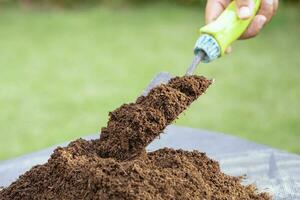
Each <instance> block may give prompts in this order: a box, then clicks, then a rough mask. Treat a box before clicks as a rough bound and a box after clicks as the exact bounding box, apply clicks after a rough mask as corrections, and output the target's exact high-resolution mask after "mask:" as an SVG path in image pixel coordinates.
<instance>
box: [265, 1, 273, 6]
mask: <svg viewBox="0 0 300 200" xmlns="http://www.w3.org/2000/svg"><path fill="white" fill-rule="evenodd" d="M266 3H267V4H268V5H269V6H273V3H274V1H273V0H266Z"/></svg>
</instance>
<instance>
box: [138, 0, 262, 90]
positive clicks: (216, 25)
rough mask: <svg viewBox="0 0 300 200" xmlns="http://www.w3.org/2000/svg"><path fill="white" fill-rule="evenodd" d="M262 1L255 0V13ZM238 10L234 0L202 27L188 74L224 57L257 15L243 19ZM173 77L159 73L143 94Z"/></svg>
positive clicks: (165, 73)
mask: <svg viewBox="0 0 300 200" xmlns="http://www.w3.org/2000/svg"><path fill="white" fill-rule="evenodd" d="M260 1H261V0H254V2H255V8H254V10H255V13H257V11H258V9H259V6H260ZM236 10H237V7H236V3H235V2H234V1H232V2H231V3H230V4H229V5H228V7H227V8H226V9H225V10H224V12H223V13H222V14H221V15H220V16H219V17H218V18H217V19H216V20H215V21H214V22H212V23H210V24H207V25H206V26H204V27H202V28H201V29H200V37H199V38H198V40H197V42H196V44H195V47H194V54H195V57H194V59H193V62H192V64H191V65H190V66H189V68H188V69H187V71H186V74H185V75H186V76H190V75H193V73H194V71H195V69H196V67H197V66H198V64H199V63H200V62H203V63H209V62H211V61H213V60H215V59H217V58H219V57H222V56H223V55H224V54H225V50H226V49H227V47H229V46H230V45H231V44H232V43H233V42H234V41H235V40H237V39H238V38H239V37H240V36H241V35H242V34H243V33H244V32H245V30H246V29H247V28H248V26H249V24H250V23H251V21H252V19H253V18H254V16H255V15H254V14H253V16H252V17H250V18H249V19H246V20H243V19H240V18H239V17H238V15H237V13H236ZM171 78H173V77H172V76H171V75H170V74H169V73H167V72H161V73H159V74H157V75H156V76H155V77H154V78H153V80H152V81H151V83H150V84H149V85H148V87H147V88H146V89H145V91H144V92H143V95H144V96H146V95H147V94H148V92H149V91H150V90H151V89H152V88H154V87H156V86H158V85H160V84H165V83H167V82H168V81H169V80H170V79H171Z"/></svg>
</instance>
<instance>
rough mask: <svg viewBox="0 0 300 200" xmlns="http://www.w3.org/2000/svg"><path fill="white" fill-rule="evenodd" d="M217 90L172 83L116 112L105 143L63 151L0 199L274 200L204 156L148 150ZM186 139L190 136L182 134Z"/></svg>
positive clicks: (191, 81) (204, 84)
mask: <svg viewBox="0 0 300 200" xmlns="http://www.w3.org/2000/svg"><path fill="white" fill-rule="evenodd" d="M210 84H211V81H210V80H207V79H206V78H204V77H202V76H189V77H181V78H178V77H177V78H174V79H172V80H171V81H170V82H169V83H168V84H165V85H160V86H158V87H156V88H154V89H153V90H151V92H150V93H149V94H148V95H147V96H146V97H143V96H142V97H139V98H138V99H137V101H136V102H135V103H131V104H125V105H122V106H121V107H120V108H118V109H116V110H115V111H114V112H111V113H110V119H109V122H108V124H107V127H105V128H103V129H102V132H101V135H100V139H97V140H92V141H86V140H83V139H79V140H76V141H74V142H71V143H70V144H69V145H68V146H67V147H64V148H61V147H59V148H57V149H56V150H54V153H53V154H52V155H51V157H50V159H49V160H48V162H47V163H46V164H43V165H37V166H35V167H33V168H32V169H31V170H29V171H28V172H26V173H25V174H24V175H22V176H20V177H19V179H18V180H17V181H15V182H14V183H12V184H11V185H10V186H9V187H7V188H4V189H3V190H1V191H0V199H1V200H8V199H24V200H26V199H101V200H106V199H107V200H108V199H112V200H114V199H116V200H117V199H128V200H136V199H137V200H139V199H140V200H142V199H143V200H144V199H155V200H159V199H176V200H177V199H178V200H185V199H189V200H190V199H257V200H260V199H270V197H269V195H268V194H266V193H257V191H256V188H255V187H254V186H253V185H249V186H243V185H242V184H241V178H240V177H232V176H228V175H225V174H223V173H222V172H221V171H220V167H219V164H218V163H217V162H216V161H213V160H211V159H209V158H208V157H207V156H206V155H205V153H200V152H198V151H193V152H188V151H183V150H174V149H169V148H164V149H160V150H157V151H154V152H150V153H146V151H145V147H146V146H147V145H148V144H149V143H150V142H151V141H153V140H154V139H155V138H156V137H157V136H158V135H159V134H160V133H161V132H162V131H163V130H164V128H165V127H166V126H167V125H168V124H170V123H171V122H172V121H173V120H175V119H176V118H177V117H178V115H179V114H180V113H181V112H182V111H184V110H185V109H186V108H187V107H188V106H189V105H190V104H191V103H192V102H193V101H194V100H196V99H197V98H198V97H199V96H200V95H201V94H202V93H204V92H205V90H206V89H207V88H208V87H209V85H210ZM182 134H184V133H182Z"/></svg>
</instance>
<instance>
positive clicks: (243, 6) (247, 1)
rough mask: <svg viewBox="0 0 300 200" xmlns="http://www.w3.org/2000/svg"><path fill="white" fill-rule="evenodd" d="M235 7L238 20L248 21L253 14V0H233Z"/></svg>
mask: <svg viewBox="0 0 300 200" xmlns="http://www.w3.org/2000/svg"><path fill="white" fill-rule="evenodd" d="M235 3H236V5H237V14H238V16H239V18H240V19H248V18H249V17H251V16H252V15H253V13H254V2H253V0H235Z"/></svg>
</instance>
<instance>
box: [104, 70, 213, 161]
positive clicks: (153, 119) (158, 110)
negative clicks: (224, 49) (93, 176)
mask: <svg viewBox="0 0 300 200" xmlns="http://www.w3.org/2000/svg"><path fill="white" fill-rule="evenodd" d="M210 84H211V81H210V80H207V79H205V78H204V77H201V76H190V77H183V78H174V79H172V80H171V81H170V82H169V84H167V85H161V86H160V87H156V88H154V89H153V90H151V91H150V93H149V94H148V95H147V97H144V96H141V97H139V98H138V99H137V101H136V102H135V103H131V104H124V105H123V106H121V107H120V108H118V109H116V110H115V111H113V112H111V113H110V114H109V116H110V119H109V121H108V124H107V127H105V128H102V131H101V135H100V143H101V145H100V151H99V152H100V155H101V157H104V158H107V157H111V158H112V157H114V158H117V159H119V160H126V159H129V158H132V157H134V156H137V155H138V154H140V153H141V152H143V151H144V149H145V147H146V146H147V145H148V144H149V143H150V142H152V141H153V140H154V139H155V138H156V137H157V136H158V135H159V134H160V133H161V132H162V131H163V130H164V129H165V128H166V126H167V125H169V124H170V123H171V122H172V121H174V120H175V119H176V118H177V117H178V115H179V114H180V113H181V112H182V111H184V110H185V109H186V108H187V107H188V106H189V105H190V104H191V103H192V102H193V101H194V100H195V99H197V98H198V97H199V96H200V95H201V94H202V93H203V92H205V90H206V89H207V88H208V87H209V85H210Z"/></svg>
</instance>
